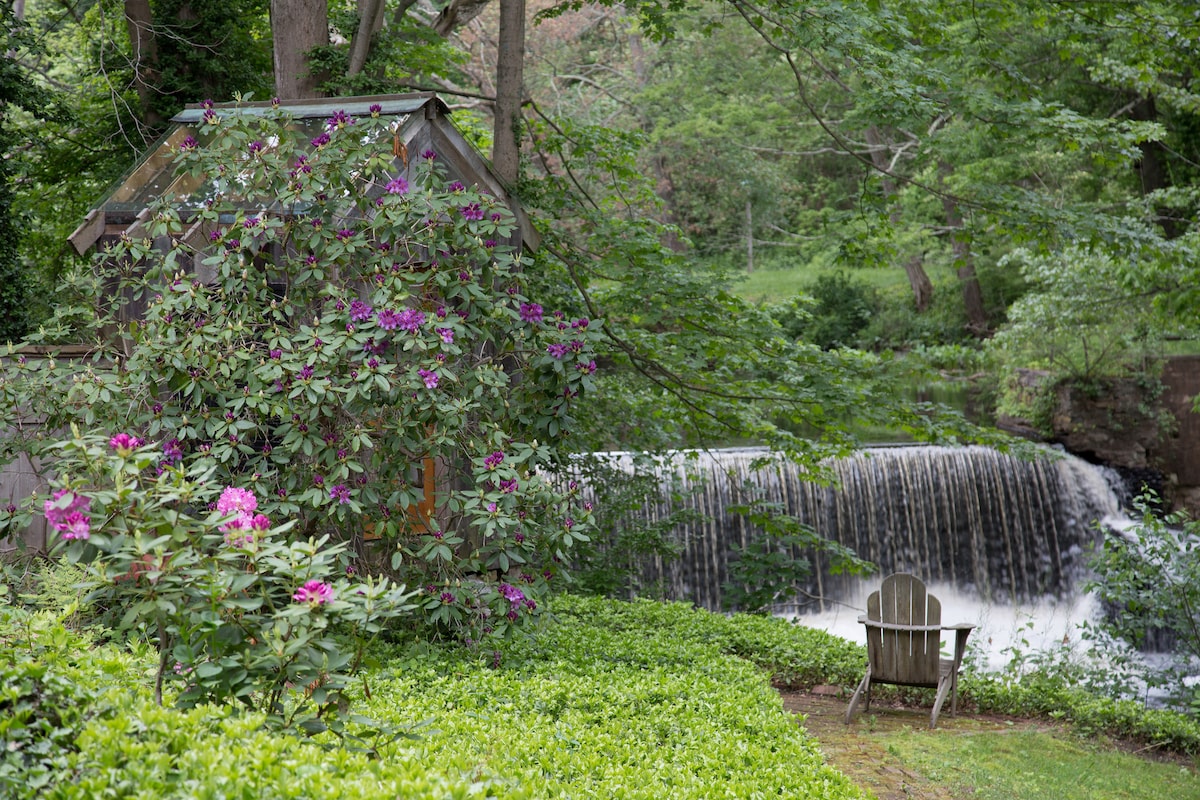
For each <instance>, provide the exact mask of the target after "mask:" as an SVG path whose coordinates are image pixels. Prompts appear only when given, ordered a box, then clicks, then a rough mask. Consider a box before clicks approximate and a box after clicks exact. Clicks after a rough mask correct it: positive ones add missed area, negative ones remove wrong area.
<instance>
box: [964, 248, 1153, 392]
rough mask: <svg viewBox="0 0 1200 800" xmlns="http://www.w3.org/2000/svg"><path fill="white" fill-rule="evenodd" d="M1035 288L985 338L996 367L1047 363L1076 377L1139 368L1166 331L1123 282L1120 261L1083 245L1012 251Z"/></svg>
mask: <svg viewBox="0 0 1200 800" xmlns="http://www.w3.org/2000/svg"><path fill="white" fill-rule="evenodd" d="M1006 263H1007V264H1008V265H1010V266H1013V267H1019V268H1020V269H1021V271H1022V274H1023V275H1024V276H1025V278H1026V280H1027V281H1029V283H1030V284H1032V285H1033V286H1035V287H1036V292H1032V293H1030V294H1027V295H1025V296H1024V297H1022V298H1021V299H1020V300H1018V301H1017V302H1016V303H1014V304H1013V306H1012V307H1011V308H1010V309H1009V325H1008V326H1007V327H1006V328H1005V329H1004V330H1003V331H1001V332H999V333H998V334H997V335H996V336H995V337H993V339H992V340H991V341H990V342H989V343H988V349H989V351H990V352H991V353H992V355H993V357H994V358H995V359H996V360H997V362H998V363H999V364H1000V366H1001V368H1009V369H1011V368H1012V367H1027V368H1032V369H1046V370H1050V371H1051V372H1052V373H1053V374H1054V375H1055V376H1056V377H1059V378H1067V379H1071V380H1074V381H1089V380H1096V379H1099V378H1105V377H1113V376H1125V375H1128V374H1131V373H1135V372H1144V371H1146V369H1147V363H1148V361H1150V360H1151V359H1152V358H1153V357H1154V356H1155V355H1156V354H1157V352H1158V351H1159V349H1160V348H1159V342H1160V338H1161V336H1162V334H1163V333H1164V332H1165V331H1164V328H1163V327H1162V325H1161V324H1159V325H1155V324H1154V320H1153V318H1150V317H1148V316H1147V315H1146V314H1145V311H1144V309H1142V308H1139V307H1138V306H1137V305H1136V304H1135V303H1133V302H1131V299H1130V297H1129V296H1128V293H1127V291H1125V290H1122V288H1121V284H1122V278H1121V274H1120V271H1121V266H1120V265H1119V264H1118V262H1117V261H1116V260H1114V259H1113V258H1111V257H1109V256H1106V255H1104V254H1103V253H1098V252H1095V251H1090V250H1087V249H1083V248H1071V249H1068V250H1065V251H1063V252H1061V253H1056V254H1053V255H1049V256H1038V255H1035V254H1033V253H1031V252H1029V251H1024V250H1022V251H1016V252H1015V253H1013V254H1012V255H1011V256H1009V257H1008V258H1007V259H1006Z"/></svg>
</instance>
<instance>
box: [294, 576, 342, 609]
mask: <svg viewBox="0 0 1200 800" xmlns="http://www.w3.org/2000/svg"><path fill="white" fill-rule="evenodd" d="M292 600H294V601H295V602H297V603H308V604H310V605H313V606H319V605H322V604H323V603H332V602H333V587H332V586H330V585H329V584H328V583H325V581H318V580H311V581H307V582H306V583H305V584H304V585H303V586H301V587H300V588H299V589H297V590H296V593H295V594H293V595H292Z"/></svg>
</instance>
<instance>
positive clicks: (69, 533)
mask: <svg viewBox="0 0 1200 800" xmlns="http://www.w3.org/2000/svg"><path fill="white" fill-rule="evenodd" d="M58 530H59V531H60V532H61V534H62V538H64V539H87V538H89V537H90V536H91V535H92V518H91V517H89V516H86V515H85V514H83V513H82V512H79V511H72V512H71V513H70V514H68V515H67V516H66V518H65V519H64V520H63V521H62V525H61V527H59V528H58Z"/></svg>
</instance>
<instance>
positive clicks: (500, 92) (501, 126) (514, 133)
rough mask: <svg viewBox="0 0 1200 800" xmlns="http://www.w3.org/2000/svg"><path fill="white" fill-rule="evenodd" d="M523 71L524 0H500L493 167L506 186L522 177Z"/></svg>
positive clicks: (511, 184) (515, 182)
mask: <svg viewBox="0 0 1200 800" xmlns="http://www.w3.org/2000/svg"><path fill="white" fill-rule="evenodd" d="M524 74H525V0H500V39H499V43H498V45H497V48H496V118H495V129H494V132H493V136H492V140H493V141H492V168H493V169H494V170H495V172H496V177H497V178H499V179H500V180H502V181H503V182H504V183H506V184H507V185H508V186H510V187H512V186H516V184H517V179H518V178H520V177H521V145H520V141H519V140H518V138H517V137H518V135H519V132H520V127H521V126H520V120H521V100H522V87H523V84H524Z"/></svg>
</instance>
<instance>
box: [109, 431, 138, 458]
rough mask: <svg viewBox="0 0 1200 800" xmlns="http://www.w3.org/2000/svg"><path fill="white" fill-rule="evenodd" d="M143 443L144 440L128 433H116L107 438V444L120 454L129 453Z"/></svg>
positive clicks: (125, 454)
mask: <svg viewBox="0 0 1200 800" xmlns="http://www.w3.org/2000/svg"><path fill="white" fill-rule="evenodd" d="M143 444H144V442H143V441H142V440H141V439H139V438H137V437H136V436H130V435H129V434H128V433H118V434H117V435H116V436H114V437H112V438H111V439H109V440H108V446H109V447H111V448H112V449H113V450H116V451H117V453H118V454H119V455H122V456H127V455H129V454H130V453H132V452H133V451H134V450H136V449H137V448H139V447H141V446H142V445H143Z"/></svg>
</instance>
